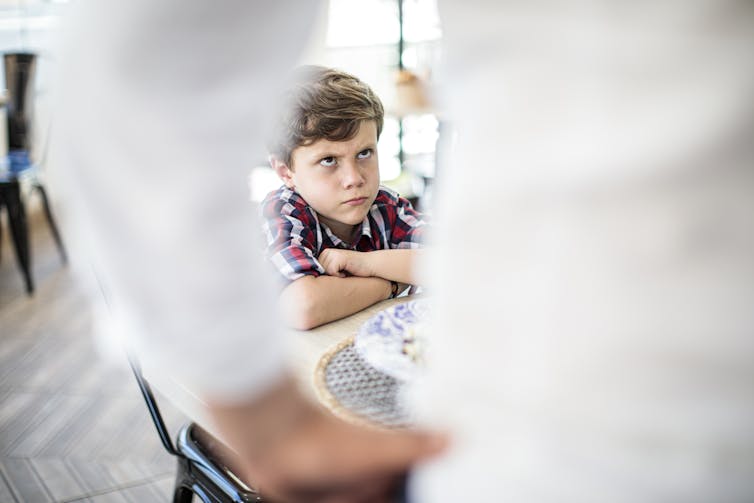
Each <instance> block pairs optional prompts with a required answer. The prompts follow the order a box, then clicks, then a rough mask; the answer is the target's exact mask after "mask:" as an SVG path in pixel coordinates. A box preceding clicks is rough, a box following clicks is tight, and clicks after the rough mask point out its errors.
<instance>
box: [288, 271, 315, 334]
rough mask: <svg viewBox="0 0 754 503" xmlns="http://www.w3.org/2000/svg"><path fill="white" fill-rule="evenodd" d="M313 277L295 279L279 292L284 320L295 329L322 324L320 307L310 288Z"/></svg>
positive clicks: (308, 328)
mask: <svg viewBox="0 0 754 503" xmlns="http://www.w3.org/2000/svg"><path fill="white" fill-rule="evenodd" d="M314 280H315V278H314V277H313V276H304V277H303V278H300V279H297V280H296V281H294V282H293V283H291V284H290V285H288V286H287V287H285V289H283V292H282V293H281V294H280V305H281V308H282V311H283V315H284V317H285V320H286V322H287V323H288V325H289V326H290V327H291V328H295V329H296V330H310V329H312V328H314V327H317V326H319V325H321V324H322V320H321V319H320V315H321V308H320V306H318V302H317V300H318V299H317V295H316V294H315V292H314V289H313V288H312V286H313V285H312V283H313V282H314Z"/></svg>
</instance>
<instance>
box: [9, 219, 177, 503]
mask: <svg viewBox="0 0 754 503" xmlns="http://www.w3.org/2000/svg"><path fill="white" fill-rule="evenodd" d="M30 227H31V230H32V258H33V262H34V269H33V271H34V276H35V279H36V283H37V291H36V293H35V295H34V296H33V297H28V296H27V295H26V294H25V293H24V288H23V283H22V281H21V275H20V273H19V271H18V269H17V265H16V261H15V256H14V254H13V251H12V249H11V247H10V236H9V234H8V226H7V222H6V221H5V215H4V214H3V215H2V218H0V228H1V229H2V232H3V235H2V243H1V246H0V251H1V252H2V255H1V256H0V258H1V261H0V502H2V503H5V502H19V503H20V502H24V503H35V502H51V501H77V502H78V501H86V502H97V503H102V502H111V501H112V502H134V503H136V502H139V503H142V502H152V501H169V500H170V494H171V492H172V484H173V477H174V473H175V462H174V460H173V458H171V457H170V456H169V455H168V454H167V453H166V452H165V451H164V450H163V448H162V446H161V444H160V443H159V440H158V438H157V434H156V432H155V430H154V427H153V425H152V423H151V422H150V420H149V416H148V414H147V410H146V407H145V405H144V402H143V401H142V399H141V396H140V395H139V391H138V388H137V386H136V383H135V381H134V379H133V376H132V375H130V374H129V371H128V370H127V367H125V366H115V365H113V364H111V363H106V362H104V361H102V358H101V357H100V356H99V355H98V353H97V351H96V350H95V347H94V342H93V336H92V334H91V320H90V316H89V314H88V312H87V308H86V306H87V303H86V301H85V299H84V297H83V296H82V294H81V293H80V292H79V291H78V290H77V288H76V285H75V282H74V281H73V279H72V277H71V274H70V272H69V270H68V269H66V268H65V267H63V266H62V265H61V262H60V258H59V256H58V255H57V250H56V248H55V246H54V243H53V241H52V239H51V237H50V233H49V229H48V227H47V224H46V221H45V220H44V219H43V218H42V216H41V212H35V213H34V214H32V215H30ZM64 238H65V236H64ZM123 363H124V364H125V360H124V361H123ZM160 405H161V406H162V407H163V409H164V411H163V412H164V413H166V416H167V417H166V419H167V422H168V425H169V427H170V430H171V433H172V434H173V435H175V433H176V432H177V427H178V426H179V425H180V424H181V423H182V422H183V421H184V419H183V418H182V417H181V416H180V414H178V413H177V412H176V411H175V410H174V409H171V408H169V407H168V405H169V404H167V403H166V401H165V400H162V401H161V403H160Z"/></svg>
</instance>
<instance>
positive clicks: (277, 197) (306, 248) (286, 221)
mask: <svg viewBox="0 0 754 503" xmlns="http://www.w3.org/2000/svg"><path fill="white" fill-rule="evenodd" d="M262 217H263V219H264V224H263V228H264V232H265V236H266V238H267V249H266V253H265V255H266V257H267V258H268V260H269V261H270V262H272V264H273V266H274V267H275V269H277V271H278V272H279V273H280V274H281V275H282V276H283V277H284V278H285V279H286V280H287V281H295V280H297V279H299V278H302V277H304V276H320V275H322V274H324V273H325V269H324V267H322V265H321V264H320V263H319V261H318V260H317V259H316V258H315V252H316V250H317V248H318V246H317V242H318V239H317V232H318V224H317V220H316V217H315V216H314V215H313V213H312V210H311V209H309V208H308V207H307V206H306V205H305V204H298V202H297V201H295V200H291V199H289V198H286V197H283V196H281V192H280V191H277V192H274V193H272V194H270V196H268V197H267V199H265V201H264V202H263V203H262Z"/></svg>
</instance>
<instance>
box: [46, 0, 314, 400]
mask: <svg viewBox="0 0 754 503" xmlns="http://www.w3.org/2000/svg"><path fill="white" fill-rule="evenodd" d="M316 9H317V3H316V2H309V1H276V2H258V1H247V0H234V1H228V2H221V3H217V2H211V1H199V2H183V1H181V0H168V1H160V2H152V1H150V0H136V1H128V2H116V3H112V2H99V1H88V0H85V1H82V2H77V3H76V4H74V5H73V6H72V10H73V13H72V16H71V18H70V19H69V21H70V22H69V23H68V24H67V26H66V27H65V28H66V30H67V33H66V45H67V48H66V52H65V55H64V59H63V61H62V63H61V65H60V66H61V67H62V72H61V76H60V86H59V92H60V95H59V96H58V98H59V100H58V101H59V105H60V106H59V110H58V111H57V117H56V118H57V121H56V126H55V127H56V130H55V134H56V136H55V141H56V143H55V145H54V150H53V158H52V159H53V169H55V170H57V174H58V177H59V179H60V180H64V181H65V182H66V184H67V185H68V191H69V193H68V197H67V203H68V206H69V208H67V211H66V213H68V214H69V215H71V216H72V217H73V218H74V221H75V222H76V223H77V224H78V225H77V229H78V232H77V235H78V236H79V238H80V239H84V240H86V243H85V246H82V247H81V248H82V249H84V248H86V249H87V250H88V251H89V252H90V255H89V257H90V259H91V261H92V264H93V270H94V272H95V274H96V276H97V278H98V283H99V286H100V287H101V288H102V290H103V292H104V296H105V298H106V299H107V304H108V309H109V311H110V317H111V319H112V322H113V323H112V327H113V328H114V330H115V332H118V333H120V334H122V337H123V339H124V340H125V341H126V343H127V344H128V346H130V347H131V349H132V350H135V351H136V352H137V353H138V354H139V356H140V358H142V359H144V360H149V361H150V363H151V364H152V365H157V366H160V367H162V368H163V369H165V370H166V371H168V372H171V373H173V374H175V375H176V376H178V377H179V378H180V379H181V380H182V381H185V382H187V383H189V384H190V385H191V386H192V387H193V388H194V389H197V390H199V391H200V392H204V393H208V394H212V395H214V396H228V397H240V396H243V397H246V396H249V395H251V394H253V393H255V392H257V391H261V390H262V389H264V387H265V386H266V384H267V383H269V382H270V381H271V380H273V379H275V378H277V377H278V376H279V375H280V373H281V372H282V367H283V361H282V360H283V350H282V341H281V340H280V337H279V335H280V334H279V331H280V329H279V326H280V324H279V323H278V320H277V317H276V314H275V313H276V311H275V307H274V305H273V302H272V300H271V299H273V298H274V297H275V295H274V286H273V283H272V282H271V281H270V279H269V278H268V277H267V269H268V268H267V267H266V266H265V265H264V264H263V261H262V256H261V253H260V246H261V243H260V242H259V241H260V236H261V230H260V227H259V225H258V222H257V219H256V216H255V210H254V208H253V207H252V205H251V203H250V200H249V188H248V182H247V178H248V174H249V171H250V169H251V168H252V167H253V166H254V163H255V162H259V161H260V160H263V159H265V155H264V148H263V145H264V143H263V140H264V124H265V123H266V122H267V109H268V107H269V105H270V103H271V102H272V101H274V100H273V98H274V97H275V95H276V89H277V86H278V82H279V81H280V80H282V78H283V77H284V76H285V74H286V72H288V71H289V69H290V68H291V67H292V66H294V65H295V64H296V62H297V57H298V55H299V54H300V52H301V51H302V50H303V48H304V44H305V42H307V36H308V33H309V26H310V25H311V19H312V17H313V15H314V14H315V11H316ZM64 209H66V208H64Z"/></svg>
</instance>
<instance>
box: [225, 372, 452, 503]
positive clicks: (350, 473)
mask: <svg viewBox="0 0 754 503" xmlns="http://www.w3.org/2000/svg"><path fill="white" fill-rule="evenodd" d="M210 410H211V412H212V414H213V417H214V419H215V422H216V424H217V426H218V427H219V428H220V430H221V432H223V440H224V441H225V442H226V443H227V444H228V445H230V446H231V447H232V448H233V450H234V451H235V453H236V461H235V462H234V464H233V465H232V466H239V467H240V471H241V473H242V474H243V476H244V477H243V478H244V479H245V480H246V481H248V483H249V485H251V486H253V487H255V488H257V489H259V491H260V493H261V494H262V495H263V497H265V498H270V499H272V501H284V502H298V501H300V502H321V503H324V502H329V503H335V502H378V501H390V495H391V493H392V492H393V491H394V488H395V485H396V483H397V482H400V480H401V478H402V477H403V475H404V474H405V473H406V471H407V470H408V469H409V468H410V467H411V466H412V465H413V464H414V463H416V462H418V461H421V460H423V459H426V458H428V457H431V456H434V455H437V454H439V453H440V452H442V450H443V449H444V448H445V445H446V443H447V439H446V438H445V436H443V435H439V434H429V433H423V432H414V431H400V432H399V431H380V430H376V429H367V428H362V427H358V426H355V425H352V424H349V423H345V422H343V421H341V420H339V419H337V418H335V417H334V416H332V415H330V414H327V413H325V412H323V411H322V410H320V409H319V408H317V407H315V406H314V405H313V404H311V403H310V402H309V401H308V400H306V399H305V398H304V397H303V396H302V395H301V394H300V392H299V391H298V390H297V389H296V387H295V385H294V384H293V383H292V382H291V381H290V380H286V381H285V382H284V383H283V384H281V385H280V386H278V387H277V388H275V389H274V390H272V391H270V392H268V393H267V394H266V395H265V396H264V397H262V398H260V399H257V400H254V401H253V402H249V403H247V404H239V405H221V404H218V403H210Z"/></svg>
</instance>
